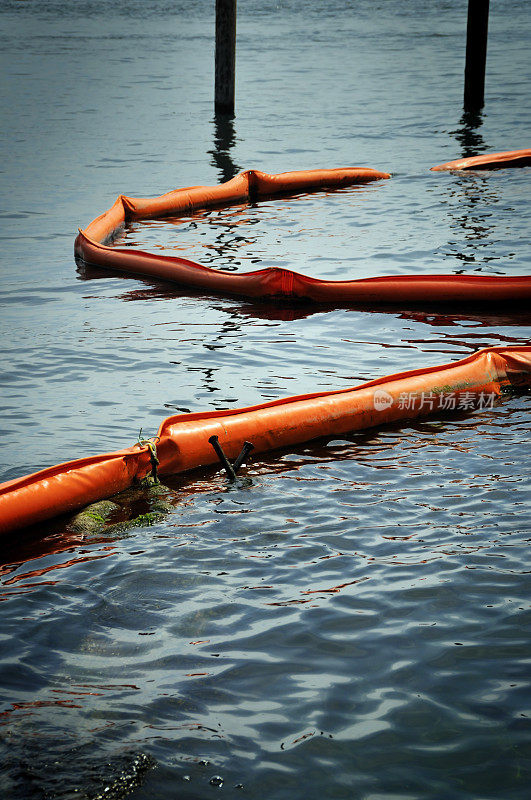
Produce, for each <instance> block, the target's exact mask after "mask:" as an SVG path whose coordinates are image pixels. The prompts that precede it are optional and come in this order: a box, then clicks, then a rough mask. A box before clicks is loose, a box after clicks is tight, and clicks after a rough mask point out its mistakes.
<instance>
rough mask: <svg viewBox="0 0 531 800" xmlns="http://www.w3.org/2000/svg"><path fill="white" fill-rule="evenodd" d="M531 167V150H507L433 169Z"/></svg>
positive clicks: (439, 170) (463, 159) (462, 159)
mask: <svg viewBox="0 0 531 800" xmlns="http://www.w3.org/2000/svg"><path fill="white" fill-rule="evenodd" d="M529 166H531V150H506V151H505V152H503V153H486V154H485V155H482V156H472V157H471V158H458V159H457V161H448V162H447V163H446V164H438V165H437V166H436V167H432V168H431V169H432V171H433V172H441V171H442V170H452V169H500V168H501V167H529Z"/></svg>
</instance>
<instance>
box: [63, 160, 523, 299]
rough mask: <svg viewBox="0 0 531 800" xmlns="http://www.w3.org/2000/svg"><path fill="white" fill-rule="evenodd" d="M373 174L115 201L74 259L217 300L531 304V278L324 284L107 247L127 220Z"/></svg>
mask: <svg viewBox="0 0 531 800" xmlns="http://www.w3.org/2000/svg"><path fill="white" fill-rule="evenodd" d="M389 177H390V175H389V174H388V173H386V172H378V171H377V170H374V169H365V168H345V169H325V170H307V171H302V172H285V173H282V174H280V175H267V174H266V173H264V172H259V171H257V170H247V171H246V172H242V173H240V174H239V175H236V177H235V178H232V180H230V181H227V182H226V183H222V184H220V185H218V186H191V187H188V188H186V189H177V190H175V191H172V192H168V193H167V194H163V195H161V196H160V197H155V198H151V199H146V198H133V197H125V196H124V195H120V197H119V198H118V199H117V200H116V202H115V204H114V205H113V206H112V208H110V209H109V211H106V212H105V213H104V214H102V215H101V216H99V217H97V218H96V219H95V220H93V221H92V222H91V223H90V225H88V227H87V228H86V229H85V230H81V229H80V231H79V235H78V236H77V238H76V241H75V254H76V256H78V257H79V258H81V259H83V261H85V262H86V263H88V264H95V265H97V266H99V267H106V268H108V269H114V270H121V271H124V272H128V273H134V274H137V275H143V276H152V277H156V278H162V279H163V280H166V281H171V282H174V283H178V284H179V285H181V286H190V287H193V288H195V289H202V290H204V291H205V292H211V293H216V294H223V295H236V296H239V297H246V298H263V297H282V298H287V299H290V298H297V299H303V300H309V301H312V302H316V303H326V304H339V305H353V304H367V303H368V304H373V305H376V304H381V303H384V304H385V303H391V304H396V303H403V302H409V303H423V302H426V301H429V302H430V303H434V302H435V303H437V302H442V303H448V302H452V303H463V302H467V303H474V302H476V303H490V304H492V303H501V302H511V301H512V302H520V303H521V302H524V301H525V300H526V299H531V277H530V276H497V275H496V276H494V275H451V274H450V275H393V276H389V277H387V276H384V277H377V278H362V279H359V280H347V281H328V280H320V279H318V278H310V277H309V276H307V275H301V274H300V273H298V272H293V271H292V270H289V269H281V268H278V267H273V268H266V269H262V270H258V271H256V272H243V273H235V272H231V273H228V272H223V271H221V270H218V269H212V268H210V267H205V266H204V265H203V264H198V263H197V262H195V261H190V260H188V259H185V258H178V257H175V256H164V255H155V254H152V253H147V252H145V251H143V250H133V249H130V248H127V249H120V248H114V247H110V246H107V245H106V244H105V241H106V240H109V239H110V238H111V237H112V235H113V233H114V232H115V231H116V230H117V229H118V228H119V227H120V226H121V225H124V224H125V223H126V222H127V221H129V220H138V219H148V218H154V217H160V216H167V215H169V214H173V215H176V214H187V213H190V211H193V210H195V209H200V208H212V207H215V206H220V205H230V204H232V203H237V202H241V201H242V200H255V199H259V198H261V197H271V196H275V195H279V194H283V193H286V192H300V191H305V190H315V189H325V188H327V189H331V188H339V187H343V186H350V185H354V184H360V183H368V182H369V181H374V180H379V179H382V178H389Z"/></svg>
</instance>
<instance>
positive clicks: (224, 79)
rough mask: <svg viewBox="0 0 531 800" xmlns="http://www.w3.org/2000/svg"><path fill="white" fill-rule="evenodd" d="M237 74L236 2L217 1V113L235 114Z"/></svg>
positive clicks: (231, 0) (233, 0) (234, 0)
mask: <svg viewBox="0 0 531 800" xmlns="http://www.w3.org/2000/svg"><path fill="white" fill-rule="evenodd" d="M235 73H236V0H216V87H215V108H216V111H217V112H222V113H226V114H232V113H233V112H234V85H235Z"/></svg>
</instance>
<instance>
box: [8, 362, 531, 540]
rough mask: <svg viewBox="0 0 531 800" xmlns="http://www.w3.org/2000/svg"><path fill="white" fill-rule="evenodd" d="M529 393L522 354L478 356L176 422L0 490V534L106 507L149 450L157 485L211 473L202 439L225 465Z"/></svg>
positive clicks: (145, 463)
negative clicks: (246, 448)
mask: <svg viewBox="0 0 531 800" xmlns="http://www.w3.org/2000/svg"><path fill="white" fill-rule="evenodd" d="M530 384H531V347H494V348H488V349H485V350H480V351H479V352H477V353H475V354H474V355H471V356H469V357H468V358H464V359H462V360H461V361H457V362H455V363H453V364H444V365H442V366H439V367H430V368H427V369H416V370H410V371H408V372H400V373H397V374H395V375H390V376H389V377H385V378H379V379H377V380H374V381H369V382H368V383H364V384H361V385H360V386H357V387H354V388H352V389H340V390H337V391H331V392H319V393H315V394H305V395H298V396H295V397H288V398H286V399H284V400H275V401H273V402H269V403H261V404H259V405H256V406H250V407H248V408H241V409H233V410H228V411H208V412H203V413H196V414H179V415H176V416H172V417H169V418H168V419H166V420H164V422H163V423H162V424H161V426H160V428H159V431H158V435H157V437H154V438H153V439H152V440H149V441H147V442H142V443H140V444H138V445H135V446H133V447H129V448H127V449H125V450H119V451H117V452H114V453H106V454H104V455H97V456H92V457H89V458H82V459H78V460H76V461H69V462H67V463H64V464H59V465H58V466H54V467H49V468H48V469H44V470H42V471H40V472H36V473H34V474H33V475H28V476H25V477H22V478H17V479H15V480H12V481H9V482H7V483H4V484H1V485H0V532H1V533H8V532H10V531H13V530H16V529H17V528H23V527H25V526H28V525H34V524H36V523H39V522H43V521H44V520H48V519H51V518H53V517H55V516H57V515H60V514H65V513H68V512H72V511H75V510H77V509H79V508H82V507H83V506H86V505H88V504H89V503H93V502H95V501H96V500H102V499H104V498H107V497H111V496H112V495H114V494H116V493H117V492H120V491H123V490H124V489H126V488H128V487H129V486H131V485H132V484H133V483H134V482H135V481H140V480H142V479H143V478H145V477H146V476H147V475H149V474H150V472H151V469H152V458H153V453H154V449H155V448H156V455H157V457H158V460H159V469H158V471H159V475H170V474H175V473H182V472H186V471H188V470H192V469H194V468H196V467H201V466H206V465H209V464H213V463H216V460H217V457H216V454H215V453H214V450H213V449H212V447H211V445H210V443H209V438H210V437H211V436H213V435H217V436H218V437H219V441H220V443H221V445H222V446H223V448H224V450H225V452H226V454H227V456H228V457H229V458H235V457H236V456H237V454H238V453H239V452H240V450H241V448H242V445H243V442H244V441H245V440H247V439H248V440H251V441H252V443H253V444H254V447H255V452H257V453H264V452H267V451H269V450H274V449H276V448H286V447H294V446H297V445H299V444H301V443H303V442H307V441H310V440H312V439H317V438H320V437H327V436H338V435H341V434H346V433H348V432H351V431H356V430H361V429H363V428H370V427H375V426H380V425H382V424H385V423H389V422H396V421H397V420H406V419H413V418H416V417H425V416H428V415H430V414H437V413H439V414H440V413H441V412H442V411H451V410H459V409H462V410H468V409H471V408H474V407H479V408H484V407H485V406H488V403H489V398H490V399H492V398H493V397H495V396H498V395H499V394H500V393H501V390H502V388H503V387H505V386H511V385H512V386H529V385H530Z"/></svg>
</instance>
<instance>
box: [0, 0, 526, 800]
mask: <svg viewBox="0 0 531 800" xmlns="http://www.w3.org/2000/svg"><path fill="white" fill-rule="evenodd" d="M529 13H530V12H529V5H528V4H527V3H524V2H523V1H522V2H511V3H509V2H499V3H496V4H495V5H494V7H493V8H492V11H491V22H490V35H489V61H488V75H487V91H486V107H485V112H484V114H483V115H479V116H470V115H468V116H463V113H462V109H461V102H462V77H463V76H462V73H463V53H464V32H465V16H466V9H465V4H463V3H460V2H457V0H448V2H445V3H442V4H436V5H433V6H432V5H430V4H428V5H427V4H425V3H420V2H416V1H415V0H408V2H401V3H397V2H393V1H391V2H387V3H376V4H375V3H373V2H365V1H361V0H360V2H356V3H350V4H345V3H337V2H328V3H326V4H322V3H309V4H308V3H307V4H304V7H303V6H301V5H300V4H298V3H295V2H292V0H283V1H281V2H276V3H273V2H260V3H257V2H255V1H254V0H249V1H248V2H246V3H240V8H239V18H238V26H239V27H238V66H237V70H238V87H237V112H236V116H235V118H234V119H228V118H215V117H214V116H213V111H212V84H213V74H212V73H213V8H212V4H210V3H208V4H206V3H205V4H203V3H188V2H184V0H180V1H179V2H175V3H171V4H169V3H165V2H162V0H160V1H157V2H154V3H151V4H149V5H146V4H145V3H140V2H137V0H132V2H128V3H127V4H125V3H113V4H108V3H104V2H102V0H92V2H88V0H87V1H86V2H85V1H83V2H77V3H75V4H68V5H65V4H64V3H62V2H50V1H49V2H46V3H42V2H36V0H28V2H25V3H19V2H11V0H8V1H7V2H5V3H4V4H3V6H2V11H1V14H2V21H3V23H4V25H3V29H2V34H1V41H2V48H1V49H2V56H1V59H2V72H3V75H4V76H5V81H4V85H3V88H2V92H3V94H4V98H3V99H4V103H3V106H4V112H3V120H4V129H5V131H7V136H5V137H4V141H3V143H2V145H1V147H2V159H1V170H2V173H3V174H2V180H3V185H4V187H5V189H6V192H5V194H4V202H3V204H2V209H1V212H0V220H1V222H0V224H1V229H0V237H1V243H2V254H3V272H2V283H1V286H0V301H1V302H2V314H1V317H0V326H1V328H2V334H1V335H2V348H1V353H0V359H1V367H2V368H1V381H2V392H1V401H0V403H1V407H2V424H1V435H2V463H1V466H0V480H8V479H10V478H13V477H17V476H19V475H23V474H26V473H28V472H30V471H33V470H36V469H39V468H42V467H44V466H47V465H49V464H54V463H58V462H60V461H64V460H66V459H69V458H75V457H78V456H83V455H89V454H93V453H97V452H103V451H107V450H112V449H116V448H121V447H124V446H127V445H130V444H132V443H133V442H134V441H135V440H136V438H137V435H138V430H139V428H140V427H142V428H143V431H144V435H148V434H151V433H154V432H155V431H156V429H157V427H158V425H159V423H160V422H161V420H162V419H163V418H164V417H166V416H169V415H170V414H173V413H176V410H183V411H185V410H193V411H195V410H207V409H211V408H234V407H237V406H239V405H244V404H251V403H257V402H260V401H261V400H262V399H270V398H276V397H284V396H286V395H290V394H296V393H299V392H310V391H315V390H324V389H327V388H341V387H346V386H350V385H354V384H356V383H357V382H359V381H363V380H368V379H370V378H375V377H378V376H380V375H385V374H389V373H392V372H395V371H398V370H403V369H407V368H411V367H422V366H430V365H434V364H438V363H444V362H447V361H451V360H454V359H458V358H460V357H463V356H466V355H469V354H470V353H472V352H475V351H476V350H477V349H479V348H481V347H485V346H489V345H505V344H515V345H517V344H524V343H528V342H529V323H530V315H529V313H528V312H527V311H526V310H525V309H524V310H522V309H521V310H520V311H519V312H518V313H512V312H511V310H510V309H508V308H504V307H500V308H494V309H490V310H489V311H488V312H485V311H484V312H481V311H478V310H473V309H467V308H462V309H459V310H457V309H444V310H441V309H437V308H435V307H433V308H430V307H427V308H425V309H420V310H419V309H417V310H412V309H408V308H398V309H393V310H389V311H387V312H384V311H381V310H380V311H373V310H369V309H366V310H355V309H329V310H324V309H319V308H318V307H312V306H283V305H281V304H279V303H248V302H245V301H241V300H237V299H229V298H219V297H208V296H206V297H205V296H202V295H201V294H199V293H190V292H186V291H183V290H179V288H178V287H174V286H167V285H163V284H162V283H157V282H152V281H148V280H138V279H134V278H131V277H129V276H125V275H118V274H112V273H105V272H102V271H94V270H92V271H91V270H83V269H81V268H77V267H76V264H75V263H74V260H73V256H72V249H73V240H74V237H75V234H76V231H77V227H78V226H85V225H86V224H87V223H88V222H89V221H90V220H91V219H93V218H94V217H95V216H96V215H97V214H99V213H101V212H102V211H103V210H104V209H106V208H108V207H109V206H110V205H111V204H112V203H113V202H114V199H115V198H116V196H117V195H118V194H120V193H124V194H128V195H132V196H154V195H158V194H161V193H162V192H164V191H167V190H169V189H171V188H177V187H182V186H189V185H197V184H215V183H217V182H219V181H222V180H228V179H229V178H231V177H232V176H233V175H234V174H236V173H237V172H238V171H240V170H242V169H247V168H256V169H262V170H264V171H266V172H272V173H274V172H280V171H282V170H288V169H308V168H313V167H335V166H369V167H374V168H378V169H383V170H387V171H389V172H391V173H392V176H393V177H392V180H390V181H382V182H379V183H377V184H376V183H375V184H371V185H370V186H366V187H360V188H353V189H349V190H342V191H339V192H326V193H325V192H318V193H315V194H311V195H301V196H298V197H293V198H285V199H282V200H278V201H277V200H275V201H267V202H264V203H259V204H257V205H254V206H253V205H244V204H242V205H239V206H236V207H234V208H231V209H224V210H216V211H212V212H199V213H197V214H194V215H193V217H188V218H184V219H182V220H164V221H162V222H161V221H158V222H149V223H145V222H143V223H139V224H136V223H135V224H134V225H132V226H130V227H129V228H128V229H127V230H126V231H125V232H124V238H123V244H124V245H125V246H139V247H144V248H146V249H149V250H152V251H153V252H171V253H174V254H177V255H184V256H186V257H191V258H195V259H197V260H199V261H202V262H203V263H206V264H208V265H209V266H214V267H217V268H219V269H229V270H241V271H248V270H252V269H260V268H262V267H265V266H285V267H288V268H291V269H295V270H296V271H299V272H304V273H306V274H309V275H313V276H316V277H324V278H332V279H345V278H348V277H352V278H356V277H366V276H368V275H382V274H405V273H428V272H430V273H458V272H462V271H465V272H473V273H477V274H506V275H511V274H529V247H528V244H529V243H528V238H529V229H530V228H529V221H530V204H529V200H528V198H529V188H530V182H531V170H529V169H522V170H518V171H511V170H500V171H496V172H488V173H487V172H481V173H472V174H469V175H468V174H467V175H459V174H451V173H449V174H446V173H443V174H436V173H430V172H429V167H430V166H433V165H434V164H437V163H442V162H444V161H448V160H450V159H453V158H458V157H461V156H465V155H472V154H479V153H482V152H487V151H499V150H506V149H517V148H521V147H526V146H528V138H527V137H528V133H529V130H530V127H531V126H530V112H529V109H530V107H531V104H530V103H529V97H528V84H527V81H526V73H527V66H528V53H529V44H530V43H529V26H528V25H526V23H528V22H529ZM528 412H529V398H528V397H527V396H523V395H516V396H507V397H504V398H503V399H502V400H500V402H499V404H497V405H496V407H495V408H494V409H493V410H487V411H484V412H481V413H479V412H478V413H475V414H472V415H468V416H467V415H457V416H453V417H446V418H438V419H433V420H431V421H428V422H423V423H419V424H417V423H415V424H411V425H404V426H402V427H388V428H382V429H377V430H374V431H368V432H364V433H359V434H356V435H355V436H352V437H350V438H346V439H341V440H333V441H329V442H326V441H324V442H318V443H311V444H309V445H307V446H304V447H301V448H299V449H298V450H297V451H296V452H282V453H272V454H269V455H267V456H264V457H260V458H257V459H255V460H254V461H253V462H252V463H251V464H250V466H249V468H248V469H247V470H246V472H245V475H244V477H245V478H248V479H250V481H249V480H242V481H241V482H238V484H237V485H236V486H234V487H228V486H227V484H226V482H225V480H224V478H223V476H222V475H221V474H219V473H218V472H217V471H215V470H213V469H211V470H203V471H198V472H197V473H194V474H191V475H189V476H180V477H175V478H172V479H171V480H168V481H167V482H166V483H167V491H168V502H170V504H171V506H172V510H171V513H169V514H168V515H167V516H166V517H165V518H164V519H162V520H159V521H158V522H156V523H155V524H153V525H152V526H147V525H142V524H139V525H137V526H135V527H133V528H132V529H130V530H128V531H126V532H123V533H121V534H120V535H116V534H115V535H111V534H103V535H100V536H97V537H94V538H90V537H89V538H87V537H83V536H82V535H81V534H74V533H72V532H70V533H67V532H66V530H65V525H64V524H63V525H62V527H61V525H59V526H56V527H55V529H51V528H48V527H43V530H42V532H41V533H42V536H41V537H40V538H37V539H36V540H35V539H34V540H26V539H23V537H20V538H19V537H17V539H16V540H14V541H9V542H8V543H7V544H6V545H5V546H4V558H3V559H2V564H3V567H2V578H1V581H2V588H1V599H2V601H3V606H2V610H3V615H2V626H1V636H2V655H1V657H0V675H1V677H0V684H1V687H2V700H1V707H0V714H1V717H0V749H1V751H2V773H1V777H0V786H1V788H2V795H3V796H5V797H6V798H24V800H33V798H36V799H40V798H47V800H48V799H49V798H54V799H55V798H57V800H59V799H60V800H66V799H67V798H68V800H69V799H70V798H73V797H85V798H91V800H95V798H99V797H103V796H105V797H113V798H121V797H126V796H128V795H131V796H134V797H135V798H146V800H147V799H148V798H150V800H151V798H153V797H160V798H164V800H167V799H168V800H169V798H174V797H178V798H185V800H191V798H201V800H203V798H207V797H219V796H221V795H222V796H224V797H228V798H230V797H248V798H256V799H257V800H258V799H259V798H263V797H268V798H272V800H284V798H286V800H288V798H289V800H292V799H293V798H322V797H327V798H363V799H364V800H376V798H378V800H379V799H380V798H386V800H388V799H389V800H391V798H393V799H394V798H400V799H401V800H402V799H404V800H406V799H407V800H410V799H411V798H419V800H421V799H422V800H425V799H426V798H433V799H434V800H435V798H441V799H442V798H445V799H446V798H449V797H451V798H458V799H459V800H461V799H462V800H478V798H482V799H483V798H500V797H503V798H504V800H523V798H525V797H527V792H528V786H529V759H530V735H529V715H530V713H531V709H530V703H529V697H530V694H529V647H528V639H529V637H528V627H529V625H528V623H529V580H528V569H527V559H526V555H527V549H528V542H529V530H530V525H529V523H530V519H529V510H528V509H529V505H528V501H529V494H528V485H529V484H528V481H529V465H528V458H527V451H528V444H529V422H528V420H529V414H528ZM121 502H122V504H123V506H124V510H123V514H122V515H123V516H127V515H129V516H131V515H133V514H136V513H143V512H145V511H146V510H147V509H148V507H149V501H148V499H147V498H144V499H142V498H141V497H140V498H138V497H137V498H136V499H135V500H134V502H131V501H126V500H123V501H121ZM215 776H220V777H221V778H222V779H223V785H222V786H221V787H219V786H216V785H212V784H211V783H210V780H211V779H212V778H214V777H215ZM214 783H216V781H214ZM240 785H241V786H243V788H236V787H240ZM106 789H108V791H105V790H106Z"/></svg>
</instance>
